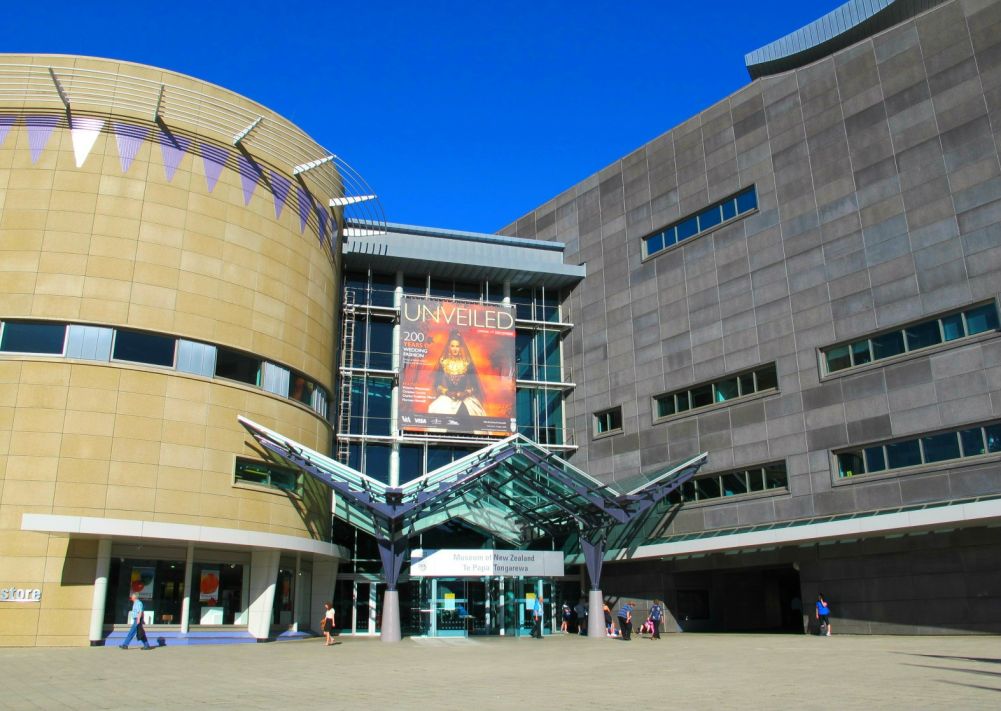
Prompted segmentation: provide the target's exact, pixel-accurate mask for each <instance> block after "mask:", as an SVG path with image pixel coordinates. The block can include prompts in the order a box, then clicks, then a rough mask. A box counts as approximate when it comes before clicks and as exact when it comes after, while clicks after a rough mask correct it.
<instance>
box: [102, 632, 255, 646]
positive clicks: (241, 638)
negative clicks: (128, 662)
mask: <svg viewBox="0 0 1001 711" xmlns="http://www.w3.org/2000/svg"><path fill="white" fill-rule="evenodd" d="M127 636H128V630H115V631H114V632H112V633H111V634H109V635H108V636H107V637H105V638H104V646H105V647H108V648H111V649H114V648H116V647H118V645H120V644H121V643H122V642H124V641H125V638H126V637H127ZM146 636H147V637H149V643H150V646H151V647H188V646H193V645H202V644H256V643H257V641H258V640H257V638H256V637H254V636H253V635H251V634H250V632H248V631H247V630H240V629H234V630H211V631H207V632H188V633H187V634H184V633H183V632H181V631H180V630H155V629H148V630H146ZM130 646H131V647H132V648H134V649H140V648H141V647H142V644H141V643H139V642H136V641H135V640H132V644H131V645H130Z"/></svg>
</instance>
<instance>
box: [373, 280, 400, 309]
mask: <svg viewBox="0 0 1001 711" xmlns="http://www.w3.org/2000/svg"><path fill="white" fill-rule="evenodd" d="M395 291H396V276H395V275H393V274H373V275H372V295H371V297H370V298H369V304H370V305H371V306H383V307H386V308H392V306H393V293H394V292H395Z"/></svg>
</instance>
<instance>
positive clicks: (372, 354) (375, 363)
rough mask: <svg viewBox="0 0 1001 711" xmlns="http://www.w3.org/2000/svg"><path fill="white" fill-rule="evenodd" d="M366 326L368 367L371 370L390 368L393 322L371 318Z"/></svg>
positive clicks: (391, 364)
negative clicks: (367, 330) (367, 329)
mask: <svg viewBox="0 0 1001 711" xmlns="http://www.w3.org/2000/svg"><path fill="white" fill-rule="evenodd" d="M368 327H369V336H368V367H369V368H372V369H373V370H392V369H393V323H392V322H391V321H382V320H380V319H371V320H370V321H369V322H368Z"/></svg>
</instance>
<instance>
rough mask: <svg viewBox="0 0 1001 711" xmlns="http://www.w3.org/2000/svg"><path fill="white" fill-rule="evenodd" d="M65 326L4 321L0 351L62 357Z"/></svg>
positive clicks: (0, 337) (0, 338)
mask: <svg viewBox="0 0 1001 711" xmlns="http://www.w3.org/2000/svg"><path fill="white" fill-rule="evenodd" d="M65 341H66V326H65V324H61V323H19V322H16V321H5V322H4V324H3V335H2V336H0V351H3V352H5V353H40V354H44V355H62V354H63V344H64V342H65Z"/></svg>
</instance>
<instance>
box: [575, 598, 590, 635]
mask: <svg viewBox="0 0 1001 711" xmlns="http://www.w3.org/2000/svg"><path fill="white" fill-rule="evenodd" d="M574 612H575V613H576V614H577V634H579V635H580V636H581V637H585V636H587V614H588V610H587V604H586V603H585V602H584V600H583V599H582V600H581V601H580V602H578V603H577V605H576V607H574Z"/></svg>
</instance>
